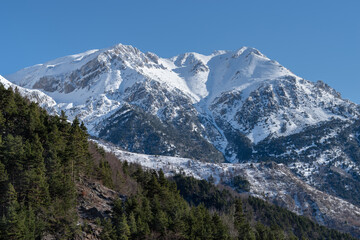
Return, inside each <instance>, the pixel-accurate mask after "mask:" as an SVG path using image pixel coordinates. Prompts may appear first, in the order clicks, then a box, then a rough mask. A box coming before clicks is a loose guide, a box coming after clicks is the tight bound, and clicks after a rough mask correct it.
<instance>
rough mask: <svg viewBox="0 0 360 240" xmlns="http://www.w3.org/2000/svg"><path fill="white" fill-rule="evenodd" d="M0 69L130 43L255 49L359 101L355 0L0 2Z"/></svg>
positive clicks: (172, 49) (155, 47) (359, 5)
mask: <svg viewBox="0 0 360 240" xmlns="http://www.w3.org/2000/svg"><path fill="white" fill-rule="evenodd" d="M0 9H1V14H0V74H1V75H7V74H10V73H13V72H15V71H17V70H19V69H21V68H24V67H27V66H31V65H34V64H38V63H43V62H45V61H48V60H51V59H54V58H57V57H61V56H65V55H69V54H75V53H79V52H83V51H85V50H89V49H95V48H105V47H110V46H112V45H114V44H116V43H123V44H130V45H133V46H135V47H137V48H139V49H140V50H142V51H151V52H154V53H156V54H158V55H159V56H161V57H170V56H174V55H178V54H180V53H183V52H189V51H196V52H199V53H204V54H207V53H211V52H212V51H213V50H220V49H226V50H235V49H238V48H240V47H241V46H251V47H255V48H257V49H259V50H260V51H261V52H262V53H264V54H265V55H267V56H268V57H270V58H272V59H275V60H277V61H278V62H280V63H281V64H282V65H284V66H285V67H287V68H289V69H290V70H292V71H293V72H294V73H295V74H297V75H299V76H301V77H303V78H306V79H308V80H311V81H317V80H319V79H320V80H323V81H324V82H326V83H328V84H329V85H330V86H332V87H334V88H335V89H336V90H338V91H339V92H340V93H342V95H343V97H345V98H348V99H350V100H352V101H354V102H357V103H360V78H359V74H358V70H359V69H360V58H359V57H360V13H359V12H360V1H359V0H344V1H340V0H339V1H333V0H327V1H322V0H311V1H309V0H301V1H297V0H281V1H280V0H271V1H270V0H262V1H259V0H258V1H257V0H252V1H250V0H249V1H240V0H237V1H230V0H228V1H227V0H222V1H220V0H216V1H213V0H191V1H190V0H181V1H180V0H178V1H176V0H142V1H139V0H132V1H121V0H101V1H100V0H96V1H95V0H71V1H70V0H61V1H60V0H59V1H55V0H31V1H30V0H22V1H20V0H2V1H1V3H0Z"/></svg>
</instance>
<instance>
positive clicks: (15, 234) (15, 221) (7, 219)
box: [1, 183, 25, 239]
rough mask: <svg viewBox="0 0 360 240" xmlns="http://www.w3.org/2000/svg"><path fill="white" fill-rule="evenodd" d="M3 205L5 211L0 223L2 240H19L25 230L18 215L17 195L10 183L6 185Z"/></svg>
mask: <svg viewBox="0 0 360 240" xmlns="http://www.w3.org/2000/svg"><path fill="white" fill-rule="evenodd" d="M4 205H5V208H6V209H5V214H4V215H3V218H2V221H1V222H2V224H1V225H2V229H1V232H2V234H3V237H4V239H20V238H21V237H22V236H23V235H24V232H25V229H24V226H23V225H22V222H21V219H20V216H19V214H18V209H19V204H18V202H17V193H16V191H15V189H14V187H13V185H12V184H11V183H9V184H8V189H7V192H6V201H5V204H4Z"/></svg>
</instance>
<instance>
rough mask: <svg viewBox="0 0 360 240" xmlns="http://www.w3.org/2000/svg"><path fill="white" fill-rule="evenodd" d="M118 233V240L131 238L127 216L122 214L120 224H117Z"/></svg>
mask: <svg viewBox="0 0 360 240" xmlns="http://www.w3.org/2000/svg"><path fill="white" fill-rule="evenodd" d="M116 233H117V236H118V239H120V240H128V239H129V236H130V228H129V225H128V223H127V220H126V216H125V214H122V215H121V216H120V218H119V222H117V223H116Z"/></svg>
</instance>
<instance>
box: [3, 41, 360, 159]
mask: <svg viewBox="0 0 360 240" xmlns="http://www.w3.org/2000/svg"><path fill="white" fill-rule="evenodd" d="M7 78H8V79H9V80H10V81H12V82H13V83H16V84H18V85H20V86H23V87H26V88H33V89H39V90H42V91H44V92H45V93H46V94H47V95H49V96H51V97H52V98H53V99H54V100H55V101H56V102H57V106H58V108H59V109H62V110H64V111H65V112H66V113H67V115H68V116H69V117H70V118H74V117H75V116H78V117H80V118H81V119H82V120H83V121H84V122H85V123H86V125H87V126H88V129H89V131H90V133H91V134H93V135H94V136H98V135H99V134H100V135H103V134H101V131H102V130H104V129H105V128H106V126H107V125H109V124H110V123H109V122H107V119H108V118H109V117H112V118H113V119H114V118H115V116H114V114H116V115H124V112H123V111H126V112H128V111H129V107H130V109H131V111H133V109H132V108H138V109H140V110H143V111H145V113H146V114H150V115H152V116H155V117H156V118H157V119H159V120H160V121H161V122H163V123H164V122H171V125H183V124H184V122H183V121H184V120H185V121H187V122H186V123H185V124H188V125H189V126H188V128H189V129H188V130H190V132H198V133H199V134H198V135H200V136H201V137H202V138H205V139H206V140H207V141H209V142H210V143H212V144H213V145H214V146H215V147H216V148H217V149H218V150H219V151H220V152H222V153H223V154H225V156H226V159H227V160H228V161H237V160H238V159H239V158H240V159H241V158H242V157H239V155H241V154H238V153H237V151H238V149H237V147H236V146H233V145H234V143H232V140H231V139H229V138H231V137H229V136H228V135H231V133H232V132H234V131H235V132H238V133H237V135H238V134H241V135H243V137H244V138H245V139H246V140H247V139H248V140H250V143H251V144H257V143H259V142H261V141H262V140H264V139H265V138H267V137H270V138H275V137H279V136H288V135H291V134H294V133H298V132H301V131H302V130H303V129H304V128H306V127H308V126H313V125H317V124H318V123H319V122H325V121H329V120H331V119H341V120H348V119H353V118H356V117H357V116H358V114H359V110H358V107H357V106H356V105H355V104H353V103H351V102H349V101H346V100H343V99H341V97H340V94H339V93H337V92H336V91H335V90H333V89H331V88H330V87H328V86H327V85H326V84H324V83H322V82H318V83H312V82H309V81H306V80H304V79H301V78H299V77H297V76H295V75H294V74H293V73H291V72H290V71H289V70H288V69H286V68H285V67H283V66H281V65H280V64H279V63H277V62H276V61H273V60H270V59H269V58H267V57H266V56H264V55H263V54H261V53H260V52H259V51H258V50H256V49H253V48H248V47H243V48H241V49H239V50H237V51H216V52H214V53H213V54H211V55H209V56H205V55H202V54H198V53H186V54H182V55H180V56H176V57H173V58H170V59H164V58H160V57H158V56H157V55H155V54H153V53H142V52H140V51H139V50H138V49H136V48H134V47H132V46H125V45H121V44H119V45H116V46H114V47H111V48H108V49H103V50H91V51H87V52H85V53H81V54H77V55H72V56H67V57H63V58H59V59H56V60H53V61H49V62H47V63H44V64H39V65H35V66H33V67H29V68H25V69H23V70H20V71H19V72H17V73H15V74H12V75H9V76H7ZM129 105H130V106H129ZM121 109H125V110H123V111H121ZM184 109H185V110H186V112H184ZM119 110H120V112H119ZM187 118H194V119H191V120H187ZM208 128H211V129H210V130H209V129H208ZM229 132H230V133H229ZM108 140H110V139H108ZM170 145H171V144H170ZM130 150H138V149H130ZM149 153H152V152H149ZM218 160H219V159H218Z"/></svg>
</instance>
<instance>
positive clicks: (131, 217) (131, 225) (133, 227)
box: [128, 212, 137, 236]
mask: <svg viewBox="0 0 360 240" xmlns="http://www.w3.org/2000/svg"><path fill="white" fill-rule="evenodd" d="M128 223H129V228H130V234H131V236H136V234H137V226H136V220H135V214H134V212H131V213H130V215H129V220H128Z"/></svg>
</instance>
